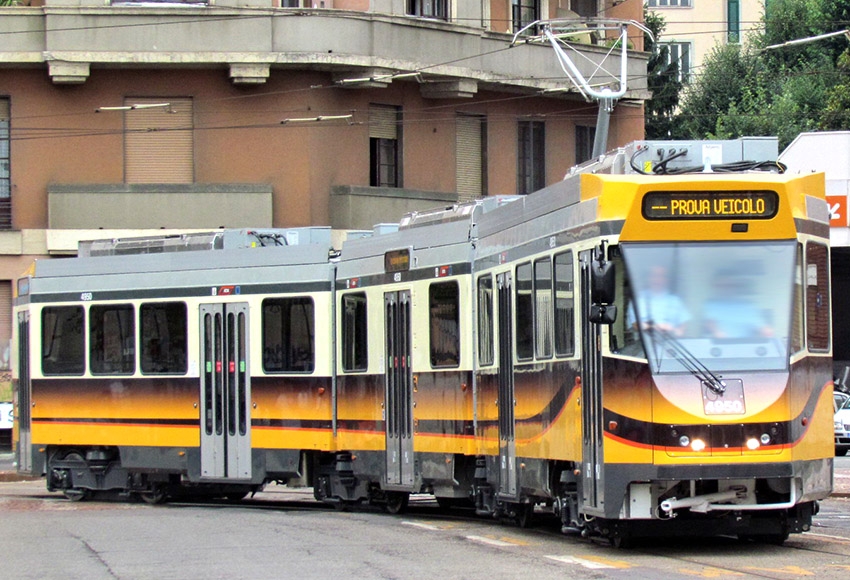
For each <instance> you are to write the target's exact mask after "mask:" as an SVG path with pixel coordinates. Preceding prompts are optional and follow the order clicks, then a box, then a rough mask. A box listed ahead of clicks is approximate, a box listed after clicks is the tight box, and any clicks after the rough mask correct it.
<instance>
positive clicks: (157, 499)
mask: <svg viewBox="0 0 850 580" xmlns="http://www.w3.org/2000/svg"><path fill="white" fill-rule="evenodd" d="M139 497H141V498H142V501H143V502H145V503H147V504H150V505H156V504H160V503H163V502H164V501H165V490H164V489H163V488H162V487H161V486H158V485H155V486H153V487H152V488H151V489H150V490H149V491H143V492H141V493H139Z"/></svg>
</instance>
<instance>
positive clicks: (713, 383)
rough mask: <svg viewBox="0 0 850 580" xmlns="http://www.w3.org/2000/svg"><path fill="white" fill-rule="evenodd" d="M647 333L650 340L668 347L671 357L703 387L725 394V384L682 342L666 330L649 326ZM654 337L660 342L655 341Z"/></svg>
mask: <svg viewBox="0 0 850 580" xmlns="http://www.w3.org/2000/svg"><path fill="white" fill-rule="evenodd" d="M649 333H650V335H651V336H652V339H653V340H654V341H656V342H658V343H659V344H661V345H663V346H669V347H670V352H671V353H672V354H673V357H674V358H675V359H676V360H677V361H679V364H681V365H682V366H683V367H684V368H685V369H686V370H687V371H688V372H689V373H691V374H692V375H693V376H695V377H696V378H698V379H699V380H700V381H701V382H702V383H703V384H704V385H705V386H707V387H708V388H709V389H711V390H712V391H714V392H715V393H717V394H718V395H722V394H723V393H725V392H726V383H725V382H724V381H723V379H721V378H720V377H719V376H717V375H716V374H714V373H713V372H711V369H709V368H708V367H707V366H705V364H703V363H702V361H700V360H699V359H698V358H697V357H695V356H694V355H693V353H692V352H691V351H689V350H688V349H687V348H686V347H685V345H683V344H682V342H681V341H680V340H679V339H678V338H676V337H675V336H674V335H673V334H672V333H671V332H670V331H668V330H660V329H658V328H656V327H655V326H650V328H649ZM656 336H658V337H660V338H661V339H662V340H656Z"/></svg>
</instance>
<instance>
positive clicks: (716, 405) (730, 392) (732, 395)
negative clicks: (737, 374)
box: [702, 379, 747, 415]
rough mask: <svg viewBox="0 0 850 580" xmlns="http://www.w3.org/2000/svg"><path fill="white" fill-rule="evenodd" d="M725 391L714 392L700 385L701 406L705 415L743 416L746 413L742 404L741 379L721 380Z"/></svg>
mask: <svg viewBox="0 0 850 580" xmlns="http://www.w3.org/2000/svg"><path fill="white" fill-rule="evenodd" d="M723 382H724V383H725V384H726V390H725V391H724V392H723V394H722V395H721V394H718V393H716V392H714V391H713V390H712V389H711V388H710V387H709V386H708V385H707V384H706V383H705V382H703V383H702V404H703V408H704V409H705V414H706V415H743V414H744V413H746V412H747V405H746V403H745V402H744V382H743V381H742V380H741V379H723Z"/></svg>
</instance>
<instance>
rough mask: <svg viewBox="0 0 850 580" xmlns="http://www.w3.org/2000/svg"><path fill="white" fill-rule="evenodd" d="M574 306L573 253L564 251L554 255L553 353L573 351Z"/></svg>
mask: <svg viewBox="0 0 850 580" xmlns="http://www.w3.org/2000/svg"><path fill="white" fill-rule="evenodd" d="M574 308H575V294H574V290H573V255H572V254H571V253H570V252H564V253H563V254H558V255H557V256H555V354H556V355H558V356H569V355H572V354H574V353H575V334H574V330H573V329H574V326H573V316H574V314H573V311H574Z"/></svg>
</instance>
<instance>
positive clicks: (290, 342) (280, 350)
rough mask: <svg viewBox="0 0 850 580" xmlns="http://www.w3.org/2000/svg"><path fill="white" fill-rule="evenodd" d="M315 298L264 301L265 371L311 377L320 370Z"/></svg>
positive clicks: (270, 299)
mask: <svg viewBox="0 0 850 580" xmlns="http://www.w3.org/2000/svg"><path fill="white" fill-rule="evenodd" d="M314 328H315V314H314V306H313V299H312V298H268V299H266V300H263V370H264V371H265V372H267V373H310V372H313V369H314V368H315V366H316V349H315V348H314V341H315V331H314Z"/></svg>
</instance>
